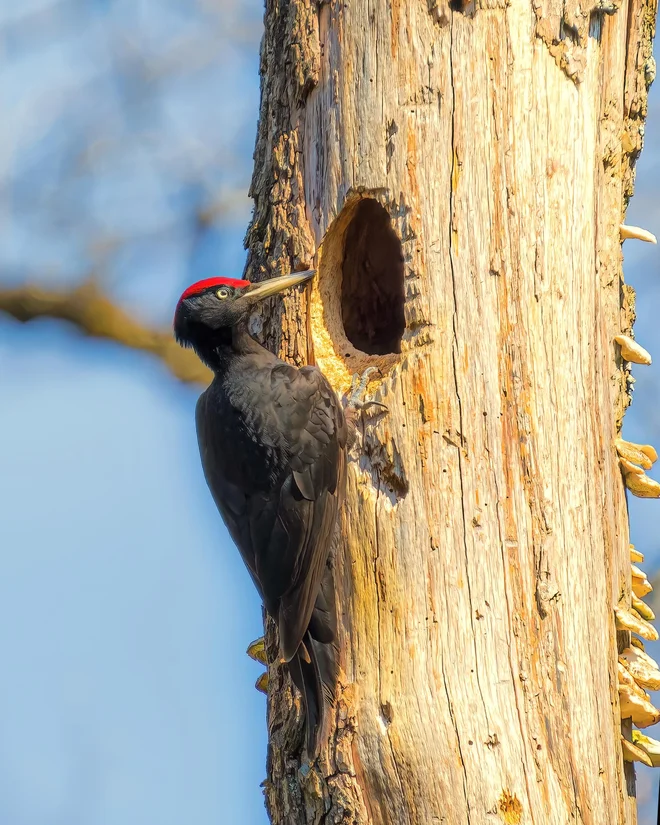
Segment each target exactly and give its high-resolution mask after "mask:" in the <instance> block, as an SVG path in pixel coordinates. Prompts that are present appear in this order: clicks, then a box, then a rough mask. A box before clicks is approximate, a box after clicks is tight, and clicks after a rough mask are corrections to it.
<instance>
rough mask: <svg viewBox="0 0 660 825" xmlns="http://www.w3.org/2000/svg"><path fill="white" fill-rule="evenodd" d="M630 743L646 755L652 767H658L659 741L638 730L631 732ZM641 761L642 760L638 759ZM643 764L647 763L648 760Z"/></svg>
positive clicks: (659, 765) (659, 763)
mask: <svg viewBox="0 0 660 825" xmlns="http://www.w3.org/2000/svg"><path fill="white" fill-rule="evenodd" d="M632 744H633V745H634V746H635V747H636V748H638V749H639V750H641V751H643V752H644V754H645V755H646V756H647V757H648V759H649V762H650V763H651V767H652V768H660V742H658V740H657V739H651V737H650V736H647V735H646V734H645V733H641V732H640V731H638V730H634V731H633V732H632ZM640 761H643V760H640ZM645 764H647V765H648V764H649V763H648V762H647V763H645Z"/></svg>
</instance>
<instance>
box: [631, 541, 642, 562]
mask: <svg viewBox="0 0 660 825" xmlns="http://www.w3.org/2000/svg"><path fill="white" fill-rule="evenodd" d="M630 561H631V562H636V561H640V562H641V561H644V553H640V552H639V550H637V549H636V548H635V545H634V544H631V545H630Z"/></svg>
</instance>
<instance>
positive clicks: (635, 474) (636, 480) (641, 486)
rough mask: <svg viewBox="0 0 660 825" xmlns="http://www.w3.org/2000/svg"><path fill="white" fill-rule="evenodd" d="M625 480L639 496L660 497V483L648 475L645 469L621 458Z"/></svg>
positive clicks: (635, 494)
mask: <svg viewBox="0 0 660 825" xmlns="http://www.w3.org/2000/svg"><path fill="white" fill-rule="evenodd" d="M619 463H620V464H621V470H622V472H623V480H624V481H625V484H626V487H627V488H628V489H629V490H630V492H631V493H632V494H633V495H634V496H637V497H638V498H660V484H658V482H657V481H656V480H655V479H653V478H651V477H650V476H647V475H646V473H645V472H644V470H642V469H641V468H640V467H636V466H635V465H634V464H631V463H630V462H629V461H627V460H626V459H625V458H620V459H619Z"/></svg>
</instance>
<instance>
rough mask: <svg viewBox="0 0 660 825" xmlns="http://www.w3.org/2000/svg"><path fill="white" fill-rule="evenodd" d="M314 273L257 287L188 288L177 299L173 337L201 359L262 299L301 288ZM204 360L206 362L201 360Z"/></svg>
mask: <svg viewBox="0 0 660 825" xmlns="http://www.w3.org/2000/svg"><path fill="white" fill-rule="evenodd" d="M314 275H315V270H313V269H309V270H307V271H306V272H294V273H293V274H291V275H282V276H281V277H279V278H269V279H268V280H267V281H262V282H261V283H258V284H252V283H250V281H240V280H236V279H234V278H207V279H206V280H203V281H197V283H195V284H193V285H192V286H189V287H188V289H186V291H185V292H184V293H183V295H182V296H181V297H180V298H179V303H178V304H177V305H176V311H175V313H174V336H175V338H176V340H177V341H178V342H179V343H180V344H181V345H182V346H184V347H192V348H193V349H195V350H196V351H197V353H198V354H199V355H200V356H201V357H202V358H204V355H205V354H206V352H208V351H209V349H211V350H212V349H213V348H214V347H216V346H217V345H218V344H219V343H221V341H222V339H223V337H225V336H226V335H227V334H230V333H231V329H232V327H235V326H236V325H237V324H238V323H239V322H241V321H243V320H245V319H246V318H247V316H248V315H249V313H250V312H251V310H252V308H253V307H254V305H255V304H257V303H258V302H259V301H263V299H264V298H269V297H270V296H271V295H276V294H277V293H278V292H282V291H283V290H285V289H289V288H291V287H294V286H298V284H304V283H306V282H307V281H309V280H310V279H311V278H313V277H314ZM205 360H206V359H205Z"/></svg>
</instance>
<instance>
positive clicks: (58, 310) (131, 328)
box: [0, 281, 211, 384]
mask: <svg viewBox="0 0 660 825" xmlns="http://www.w3.org/2000/svg"><path fill="white" fill-rule="evenodd" d="M0 312H5V313H7V314H8V315H10V316H11V317H12V318H15V319H16V320H17V321H20V322H21V323H27V322H28V321H33V320H34V319H36V318H55V319H58V320H61V321H68V322H69V323H70V324H73V325H74V326H75V327H76V328H77V329H78V330H80V331H81V332H82V333H84V334H85V335H89V336H91V337H93V338H105V339H107V340H109V341H115V342H116V343H118V344H122V345H123V346H125V347H129V348H130V349H136V350H141V351H143V352H149V353H151V354H152V355H155V356H156V357H157V358H159V359H160V360H161V361H162V362H163V363H164V364H165V365H166V366H167V368H168V369H169V370H170V372H172V374H173V375H175V376H176V377H177V378H179V379H180V380H181V381H186V382H190V383H198V384H207V383H208V382H209V381H210V379H211V373H210V372H209V370H208V369H207V368H206V367H205V366H204V365H203V364H201V363H200V361H199V359H198V358H197V356H196V355H195V354H194V353H193V352H192V351H191V350H184V349H182V348H181V347H180V346H179V345H178V344H177V343H176V342H175V340H174V338H173V337H172V333H171V331H170V330H162V329H149V328H148V327H145V326H144V325H143V324H141V323H140V322H138V321H136V320H135V319H133V318H131V317H130V315H128V313H126V312H125V311H124V310H123V309H120V307H118V306H117V305H116V304H115V303H113V302H112V300H110V298H108V297H107V296H106V295H104V294H103V292H102V291H101V290H100V289H99V287H98V286H97V284H95V283H94V282H93V281H86V282H85V283H83V284H82V285H81V286H78V287H76V288H74V289H70V290H68V291H55V290H46V289H43V288H42V287H40V286H36V285H34V284H25V285H22V286H20V287H17V288H15V289H0Z"/></svg>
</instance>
